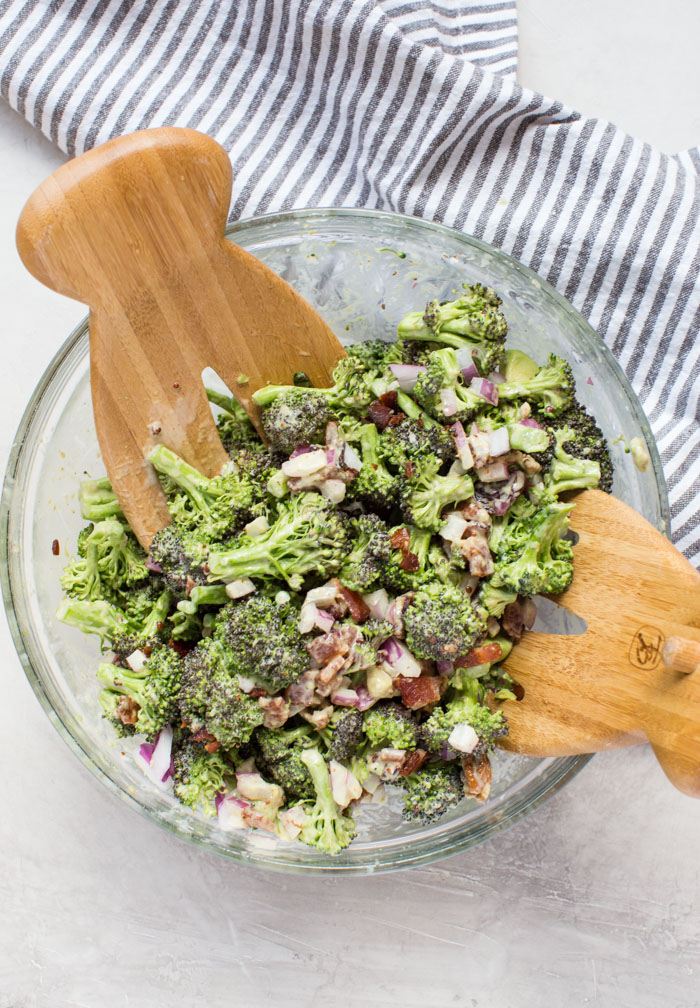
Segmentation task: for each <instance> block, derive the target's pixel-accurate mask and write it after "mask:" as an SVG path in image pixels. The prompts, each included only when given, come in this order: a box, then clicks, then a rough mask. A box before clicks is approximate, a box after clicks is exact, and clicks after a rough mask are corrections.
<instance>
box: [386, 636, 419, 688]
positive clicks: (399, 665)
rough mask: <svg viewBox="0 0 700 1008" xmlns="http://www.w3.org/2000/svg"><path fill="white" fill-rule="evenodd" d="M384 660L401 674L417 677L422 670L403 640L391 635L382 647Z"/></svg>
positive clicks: (410, 677)
mask: <svg viewBox="0 0 700 1008" xmlns="http://www.w3.org/2000/svg"><path fill="white" fill-rule="evenodd" d="M381 653H382V654H383V655H384V660H385V662H386V664H387V665H389V666H390V667H391V668H392V669H393V670H394V671H395V672H397V673H398V674H399V675H402V676H406V677H407V678H409V679H416V678H417V677H418V676H419V675H420V674H421V672H422V669H421V667H420V664H419V663H418V662H417V661H416V659H415V658H414V657H413V655H412V654H411V652H410V651H409V650H408V648H407V647H406V645H405V644H404V643H403V641H400V640H398V638H396V637H390V638H389V640H386V641H384V643H383V644H382V648H381Z"/></svg>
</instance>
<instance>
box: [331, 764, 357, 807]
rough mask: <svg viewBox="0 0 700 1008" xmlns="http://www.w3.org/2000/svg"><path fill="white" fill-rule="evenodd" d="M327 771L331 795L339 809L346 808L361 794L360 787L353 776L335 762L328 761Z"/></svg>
mask: <svg viewBox="0 0 700 1008" xmlns="http://www.w3.org/2000/svg"><path fill="white" fill-rule="evenodd" d="M328 771H329V775H330V779H331V794H332V795H333V798H334V799H335V803H336V805H337V806H338V807H339V808H346V807H347V806H348V805H349V804H350V802H351V801H353V799H355V798H359V797H360V795H361V794H362V785H361V784H360V782H359V781H358V779H357V777H356V776H355V774H353V773H351V772H350V771H349V770H348V769H347V767H344V766H343V764H342V763H339V762H338V761H337V760H330V761H329V763H328Z"/></svg>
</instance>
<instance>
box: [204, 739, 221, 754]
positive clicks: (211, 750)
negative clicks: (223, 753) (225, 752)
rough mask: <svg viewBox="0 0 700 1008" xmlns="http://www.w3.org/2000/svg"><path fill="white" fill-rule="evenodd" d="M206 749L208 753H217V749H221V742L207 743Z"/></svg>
mask: <svg viewBox="0 0 700 1008" xmlns="http://www.w3.org/2000/svg"><path fill="white" fill-rule="evenodd" d="M204 748H205V749H206V750H207V752H208V753H215V752H216V750H217V749H220V748H221V742H217V741H216V740H214V742H207V743H206V744H205V746H204Z"/></svg>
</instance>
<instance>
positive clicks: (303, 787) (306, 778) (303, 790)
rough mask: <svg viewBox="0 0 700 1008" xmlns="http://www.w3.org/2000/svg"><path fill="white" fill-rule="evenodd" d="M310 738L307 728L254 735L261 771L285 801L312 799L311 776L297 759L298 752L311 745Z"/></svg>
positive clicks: (261, 732) (265, 731)
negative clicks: (282, 794)
mask: <svg viewBox="0 0 700 1008" xmlns="http://www.w3.org/2000/svg"><path fill="white" fill-rule="evenodd" d="M314 738H315V736H314V733H313V731H312V729H311V728H310V726H309V725H304V726H302V727H300V728H292V729H287V730H285V729H280V728H276V729H274V730H270V729H267V728H258V730H257V731H256V733H255V736H254V741H255V744H256V746H257V748H258V750H259V752H260V756H261V763H262V765H263V768H264V770H265V772H266V774H267V775H269V776H270V777H272V779H273V780H274V781H275V783H276V784H279V785H280V787H281V788H282V789H283V791H284V793H285V795H286V797H287V799H290V798H314V797H315V794H316V791H315V788H314V785H313V781H312V779H311V774H310V773H309V769H308V767H307V766H306V764H305V763H304V762H303V761H302V759H301V754H302V751H303V750H304V749H307V748H309V747H310V746H313V745H314Z"/></svg>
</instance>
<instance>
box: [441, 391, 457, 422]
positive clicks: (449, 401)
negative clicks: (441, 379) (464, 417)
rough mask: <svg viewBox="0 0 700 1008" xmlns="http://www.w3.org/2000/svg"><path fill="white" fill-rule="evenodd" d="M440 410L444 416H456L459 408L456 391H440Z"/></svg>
mask: <svg viewBox="0 0 700 1008" xmlns="http://www.w3.org/2000/svg"><path fill="white" fill-rule="evenodd" d="M440 408H441V411H442V414H443V416H454V415H455V413H456V412H457V410H458V409H459V406H458V404H457V396H456V395H455V392H454V389H449V388H448V389H440Z"/></svg>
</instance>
